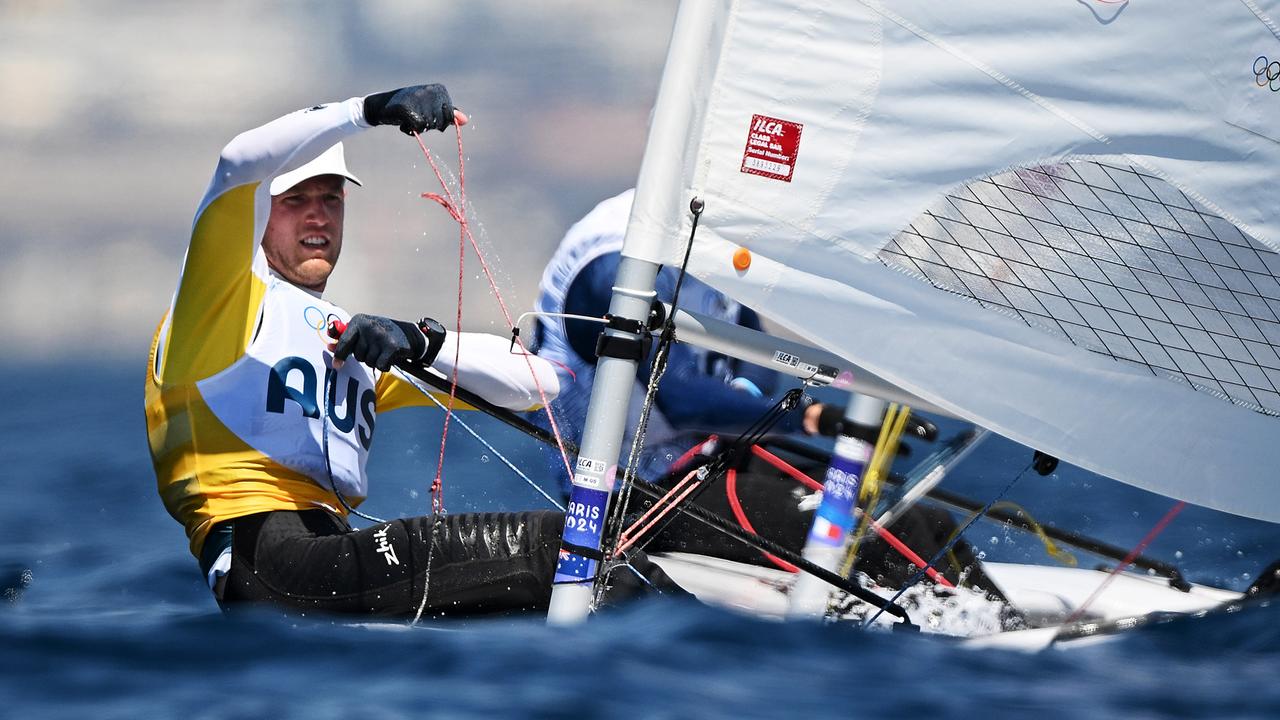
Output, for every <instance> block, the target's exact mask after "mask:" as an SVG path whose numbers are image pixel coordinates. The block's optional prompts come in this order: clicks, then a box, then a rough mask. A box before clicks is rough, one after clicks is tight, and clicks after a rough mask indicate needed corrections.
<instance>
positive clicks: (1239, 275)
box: [1214, 267, 1261, 303]
mask: <svg viewBox="0 0 1280 720" xmlns="http://www.w3.org/2000/svg"><path fill="white" fill-rule="evenodd" d="M1214 269H1215V270H1217V271H1218V277H1220V278H1222V284H1223V285H1225V286H1226V287H1227V289H1228V290H1230V291H1231V292H1232V293H1233V294H1235V295H1236V296H1237V298H1236V300H1237V301H1239V302H1242V303H1243V302H1244V299H1243V298H1242V297H1239V296H1242V295H1253V296H1256V297H1261V296H1260V295H1259V294H1258V291H1257V289H1256V288H1254V287H1253V283H1251V282H1249V277H1248V276H1247V275H1245V274H1244V271H1242V270H1239V269H1236V268H1233V267H1218V268H1214Z"/></svg>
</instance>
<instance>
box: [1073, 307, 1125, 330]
mask: <svg viewBox="0 0 1280 720" xmlns="http://www.w3.org/2000/svg"><path fill="white" fill-rule="evenodd" d="M1072 305H1073V306H1074V307H1075V309H1076V312H1078V313H1080V316H1081V317H1083V318H1084V322H1085V324H1086V325H1088V326H1089V327H1091V328H1093V329H1094V330H1098V331H1099V332H1103V331H1105V332H1109V333H1114V334H1117V335H1119V334H1122V331H1121V330H1120V326H1119V325H1117V324H1116V321H1115V320H1114V319H1112V317H1111V313H1108V312H1107V311H1106V309H1105V308H1101V307H1098V306H1097V305H1094V304H1092V303H1083V302H1075V303H1072Z"/></svg>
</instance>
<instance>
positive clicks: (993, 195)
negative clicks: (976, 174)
mask: <svg viewBox="0 0 1280 720" xmlns="http://www.w3.org/2000/svg"><path fill="white" fill-rule="evenodd" d="M966 189H967V190H969V191H970V192H971V194H972V195H973V198H974V200H975V201H976V202H979V203H981V204H982V205H983V206H984V207H987V208H990V209H992V210H1003V211H1005V212H1013V213H1016V212H1018V208H1017V206H1016V205H1014V204H1013V200H1012V199H1011V198H1010V197H1009V196H1008V195H1006V194H1005V193H1004V191H1003V190H1002V189H1001V188H1000V186H998V185H996V184H995V182H993V181H991V180H984V181H982V182H978V183H974V184H972V185H970V186H969V187H968V188H966Z"/></svg>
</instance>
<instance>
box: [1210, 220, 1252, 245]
mask: <svg viewBox="0 0 1280 720" xmlns="http://www.w3.org/2000/svg"><path fill="white" fill-rule="evenodd" d="M1201 215H1202V219H1203V220H1204V223H1205V225H1207V226H1208V228H1209V233H1210V237H1212V238H1213V239H1215V240H1217V241H1218V242H1221V243H1226V244H1228V245H1239V246H1240V247H1249V246H1250V245H1251V244H1252V243H1251V242H1250V240H1249V238H1248V237H1246V236H1245V234H1244V233H1243V232H1241V231H1240V228H1238V227H1236V226H1235V225H1232V224H1231V223H1230V222H1229V221H1228V220H1225V219H1223V218H1220V217H1218V216H1217V215H1206V214H1203V213H1202V214H1201Z"/></svg>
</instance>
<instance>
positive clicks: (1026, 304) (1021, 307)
mask: <svg viewBox="0 0 1280 720" xmlns="http://www.w3.org/2000/svg"><path fill="white" fill-rule="evenodd" d="M995 285H996V288H997V289H998V290H999V292H1000V294H1001V295H1002V296H1004V298H1005V299H1006V301H1007V302H1006V303H1005V304H1007V305H1010V306H1012V307H1013V308H1014V309H1015V310H1017V311H1018V312H1019V313H1021V314H1022V315H1023V316H1024V319H1027V318H1026V316H1027V315H1044V314H1046V313H1048V312H1049V311H1048V309H1046V308H1045V307H1044V306H1043V305H1041V304H1040V301H1039V300H1037V299H1036V296H1035V293H1032V292H1031V291H1030V290H1028V289H1026V288H1025V287H1023V286H1021V285H1014V284H1012V283H1007V282H998V281H997V282H996V283H995ZM1028 321H1029V319H1028Z"/></svg>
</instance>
